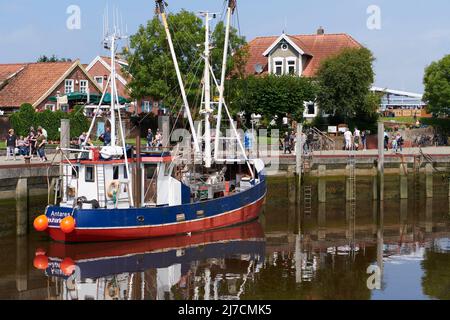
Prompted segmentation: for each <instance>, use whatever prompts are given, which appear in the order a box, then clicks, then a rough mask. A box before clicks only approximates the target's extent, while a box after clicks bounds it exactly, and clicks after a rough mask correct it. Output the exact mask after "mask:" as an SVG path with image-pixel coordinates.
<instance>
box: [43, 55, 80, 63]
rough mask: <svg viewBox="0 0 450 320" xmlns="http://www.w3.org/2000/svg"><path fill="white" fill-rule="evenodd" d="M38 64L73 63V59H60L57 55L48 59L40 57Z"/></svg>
mask: <svg viewBox="0 0 450 320" xmlns="http://www.w3.org/2000/svg"><path fill="white" fill-rule="evenodd" d="M37 62H72V59H68V58H58V57H57V56H55V55H52V56H51V57H47V56H46V55H42V56H40V57H39V59H38V61H37Z"/></svg>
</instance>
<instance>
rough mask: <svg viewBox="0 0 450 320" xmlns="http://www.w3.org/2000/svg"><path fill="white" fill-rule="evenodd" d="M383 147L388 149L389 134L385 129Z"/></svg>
mask: <svg viewBox="0 0 450 320" xmlns="http://www.w3.org/2000/svg"><path fill="white" fill-rule="evenodd" d="M384 149H385V150H386V151H389V135H388V134H387V132H386V131H385V132H384Z"/></svg>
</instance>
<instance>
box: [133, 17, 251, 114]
mask: <svg viewBox="0 0 450 320" xmlns="http://www.w3.org/2000/svg"><path fill="white" fill-rule="evenodd" d="M168 20H169V26H170V28H171V34H172V38H173V43H174V47H175V52H176V55H177V58H178V63H179V65H180V71H181V73H182V75H183V79H184V82H185V86H186V90H187V95H188V99H189V102H190V104H192V105H193V106H194V105H198V104H199V103H200V101H199V99H200V96H201V90H199V89H200V88H201V81H202V78H203V68H204V63H203V58H202V54H203V52H204V45H203V44H204V41H205V39H204V37H205V30H204V27H203V22H202V20H201V19H200V18H198V17H197V16H196V15H195V14H194V13H191V12H188V11H185V10H182V11H181V12H179V13H177V14H169V16H168ZM224 32H225V31H224V27H223V24H221V23H219V24H217V26H216V29H215V30H214V31H213V33H212V40H211V44H212V47H214V49H213V51H212V61H213V62H212V65H213V69H214V70H216V71H217V70H219V69H220V67H219V65H221V63H222V55H223V41H224V40H223V35H222V34H223V33H224ZM230 33H231V35H230V46H231V47H232V48H233V51H234V52H238V51H239V49H240V48H241V47H242V46H243V44H244V43H245V39H244V38H242V37H239V36H238V35H237V32H236V30H234V29H232V30H231V32H230ZM235 56H237V58H239V64H242V63H243V56H244V54H243V53H239V54H238V55H235ZM125 57H126V59H127V60H128V63H129V67H128V70H127V71H128V72H129V73H130V74H131V75H132V78H133V79H132V80H131V82H130V84H129V88H130V91H131V92H132V96H133V98H135V99H141V98H144V97H149V96H150V97H153V98H154V99H156V100H164V103H165V104H166V105H169V106H171V107H177V108H179V107H180V106H181V105H182V101H181V95H180V89H179V86H178V81H177V77H176V73H175V67H174V65H173V62H172V58H171V55H170V51H169V46H168V43H167V39H166V35H165V31H164V28H163V26H162V24H161V22H160V21H159V18H158V17H155V18H154V19H152V20H150V21H149V22H148V23H147V25H146V26H140V28H139V30H138V32H137V33H136V34H135V35H133V36H132V37H131V40H130V50H129V51H128V52H125ZM236 60H238V59H236ZM234 61H235V60H234V58H233V57H232V53H231V52H230V62H229V67H230V68H233V67H234V66H235V62H234ZM230 70H233V69H228V72H229V74H230V73H231V72H232V71H230ZM217 76H219V75H217Z"/></svg>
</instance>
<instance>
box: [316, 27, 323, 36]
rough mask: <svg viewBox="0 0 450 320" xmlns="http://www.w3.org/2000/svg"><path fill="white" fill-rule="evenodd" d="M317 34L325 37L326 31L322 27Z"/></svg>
mask: <svg viewBox="0 0 450 320" xmlns="http://www.w3.org/2000/svg"><path fill="white" fill-rule="evenodd" d="M317 34H318V35H324V34H325V29H324V28H323V27H322V26H320V27H319V29H317Z"/></svg>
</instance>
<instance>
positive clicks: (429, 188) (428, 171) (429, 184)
mask: <svg viewBox="0 0 450 320" xmlns="http://www.w3.org/2000/svg"><path fill="white" fill-rule="evenodd" d="M425 177H426V183H425V187H426V197H427V198H433V165H432V164H431V163H428V164H427V165H426V167H425Z"/></svg>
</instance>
